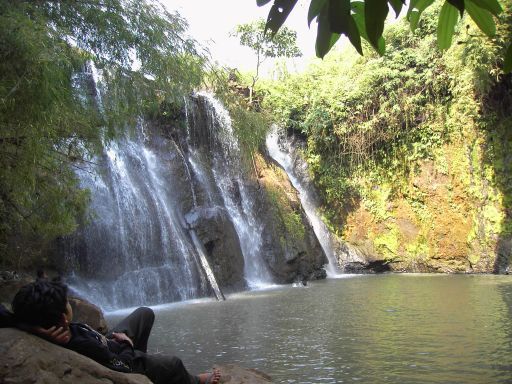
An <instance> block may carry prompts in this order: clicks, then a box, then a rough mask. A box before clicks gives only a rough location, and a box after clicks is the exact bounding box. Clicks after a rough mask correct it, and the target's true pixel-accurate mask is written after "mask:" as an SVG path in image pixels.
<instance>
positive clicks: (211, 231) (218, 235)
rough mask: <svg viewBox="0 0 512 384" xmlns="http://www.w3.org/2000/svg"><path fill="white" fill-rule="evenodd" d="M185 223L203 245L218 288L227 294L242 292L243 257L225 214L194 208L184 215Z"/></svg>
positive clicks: (233, 229) (221, 210)
mask: <svg viewBox="0 0 512 384" xmlns="http://www.w3.org/2000/svg"><path fill="white" fill-rule="evenodd" d="M185 221H186V222H187V225H188V228H189V229H190V230H194V231H195V232H196V234H197V237H198V238H199V240H200V241H201V243H202V244H203V246H204V249H205V251H206V256H207V257H208V261H209V264H210V267H211V268H212V270H213V273H214V275H215V277H216V279H217V282H218V283H219V286H220V287H221V288H222V289H227V291H231V290H240V289H244V288H245V281H244V278H243V276H244V256H243V253H242V249H241V248H240V240H239V239H238V235H237V233H236V229H235V227H234V225H233V223H232V222H231V220H230V218H229V215H228V214H227V212H226V210H225V209H224V208H220V207H215V208H207V207H197V208H195V209H193V210H191V211H190V212H188V213H187V214H186V215H185Z"/></svg>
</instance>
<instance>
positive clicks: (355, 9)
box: [351, 1, 386, 56]
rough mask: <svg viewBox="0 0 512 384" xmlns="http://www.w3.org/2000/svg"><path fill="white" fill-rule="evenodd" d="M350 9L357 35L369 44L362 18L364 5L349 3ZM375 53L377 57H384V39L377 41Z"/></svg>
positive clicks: (358, 2) (360, 2)
mask: <svg viewBox="0 0 512 384" xmlns="http://www.w3.org/2000/svg"><path fill="white" fill-rule="evenodd" d="M351 8H352V18H353V19H354V21H355V22H356V25H357V28H358V29H359V34H360V35H361V37H362V38H363V39H365V40H366V41H368V42H370V41H369V40H368V35H367V34H366V26H365V22H364V21H365V16H364V9H365V5H364V3H363V2H362V1H355V2H352V3H351ZM376 50H377V52H378V53H379V55H381V56H382V55H384V53H385V52H386V43H385V41H384V38H383V37H382V36H381V37H380V38H379V40H378V41H377V47H376Z"/></svg>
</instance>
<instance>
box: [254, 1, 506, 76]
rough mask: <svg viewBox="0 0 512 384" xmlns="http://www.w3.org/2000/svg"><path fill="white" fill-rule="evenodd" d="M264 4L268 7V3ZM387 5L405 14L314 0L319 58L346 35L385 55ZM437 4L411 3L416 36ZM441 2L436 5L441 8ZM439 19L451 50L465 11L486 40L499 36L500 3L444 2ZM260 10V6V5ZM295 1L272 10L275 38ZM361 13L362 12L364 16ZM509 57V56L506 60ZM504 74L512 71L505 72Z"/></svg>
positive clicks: (381, 6)
mask: <svg viewBox="0 0 512 384" xmlns="http://www.w3.org/2000/svg"><path fill="white" fill-rule="evenodd" d="M264 3H267V1H265V2H264ZM388 3H389V6H391V7H392V8H393V10H394V11H395V13H396V16H397V17H398V15H399V14H400V12H401V11H402V6H403V3H402V2H401V1H400V0H388V1H382V0H353V1H351V0H311V1H310V5H309V11H308V20H307V21H308V25H311V22H312V21H313V20H314V19H315V18H316V20H317V23H318V31H317V39H316V45H315V47H316V54H317V56H318V57H320V58H323V57H324V56H325V55H326V54H327V53H328V52H329V51H330V50H331V48H332V47H333V46H334V44H335V43H336V41H337V40H338V39H339V37H340V35H342V34H343V35H345V36H347V37H348V39H349V40H350V42H351V44H352V45H353V47H354V48H355V49H356V50H357V51H358V52H359V54H361V55H362V54H363V51H362V47H361V38H363V39H365V40H367V41H368V42H369V43H370V45H371V46H373V48H374V49H375V50H376V51H377V52H378V53H379V54H380V55H384V52H385V42H384V40H383V32H384V22H385V20H386V17H387V15H388ZM434 3H435V0H411V1H410V2H409V8H408V10H407V20H408V22H409V25H410V28H411V30H412V31H413V32H414V31H415V30H416V28H417V27H418V24H419V22H420V17H421V15H422V14H423V12H424V11H425V10H426V9H427V8H428V7H430V6H431V5H432V4H434ZM439 3H440V2H437V4H439ZM442 3H443V6H442V7H441V11H440V13H439V17H438V19H439V20H438V27H437V39H438V46H439V48H440V49H448V48H449V47H450V46H451V42H452V36H453V31H454V27H455V24H456V23H457V19H458V17H457V13H460V16H461V17H462V16H463V14H464V11H467V13H468V14H469V15H470V16H471V18H472V19H473V21H474V22H475V23H476V25H478V27H479V28H480V30H481V31H482V32H484V33H485V34H486V35H487V36H489V37H493V36H494V35H495V34H496V24H495V20H494V17H498V16H499V15H500V14H501V13H502V7H501V5H500V4H499V2H498V0H466V1H463V0H445V1H443V2H442ZM257 4H258V5H259V6H261V5H262V4H261V2H258V1H257ZM295 4H296V1H287V2H282V1H280V0H276V1H275V2H274V5H273V6H272V8H271V9H270V12H269V15H268V20H267V24H266V28H268V29H270V30H271V31H272V32H273V33H274V34H276V33H277V32H278V31H279V29H280V28H281V27H282V25H283V24H284V22H285V20H286V18H287V17H288V15H289V14H290V13H291V11H292V10H293V8H294V6H295ZM361 11H362V12H361ZM505 57H508V56H505ZM504 70H505V73H507V72H508V71H509V67H508V66H507V67H505V68H504Z"/></svg>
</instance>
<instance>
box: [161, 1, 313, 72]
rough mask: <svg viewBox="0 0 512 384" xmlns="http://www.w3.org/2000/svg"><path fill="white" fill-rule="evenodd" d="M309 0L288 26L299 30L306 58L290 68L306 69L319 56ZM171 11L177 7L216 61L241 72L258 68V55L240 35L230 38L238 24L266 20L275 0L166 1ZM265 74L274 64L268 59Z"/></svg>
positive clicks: (299, 42) (295, 11)
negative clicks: (262, 3)
mask: <svg viewBox="0 0 512 384" xmlns="http://www.w3.org/2000/svg"><path fill="white" fill-rule="evenodd" d="M309 2H310V1H309V0H299V1H298V3H297V4H296V5H295V8H294V9H293V11H292V13H291V14H290V15H289V16H288V19H287V20H286V22H285V24H284V25H285V26H287V27H288V28H291V29H293V30H295V31H296V32H297V45H298V46H299V48H300V49H301V51H302V54H303V57H302V58H295V59H292V60H289V61H288V63H289V64H288V69H289V70H290V71H293V70H294V69H296V70H300V69H303V68H304V67H305V66H306V64H307V63H308V62H309V61H310V60H311V58H313V57H314V56H315V38H316V23H314V22H313V23H312V24H311V30H310V29H309V28H308V24H307V12H308V7H309ZM162 3H163V4H164V5H165V6H166V7H167V9H168V10H169V11H173V10H176V11H178V12H179V13H180V15H181V16H183V17H184V18H185V19H186V20H187V21H188V23H189V33H190V35H191V36H192V37H194V38H195V39H196V40H197V41H198V42H199V43H201V44H203V45H205V46H206V47H207V48H208V49H209V51H210V53H211V56H212V58H213V59H214V60H216V61H218V62H219V63H220V64H223V65H225V66H227V67H230V68H238V70H240V71H244V72H245V71H251V70H252V71H254V69H255V66H256V56H255V54H254V53H253V51H252V50H251V49H249V48H247V47H242V46H241V45H240V44H239V42H238V39H237V38H236V37H230V36H229V34H230V32H232V31H234V29H235V27H236V26H237V25H238V24H245V23H249V22H252V21H254V20H257V19H260V18H263V19H265V20H266V18H267V15H268V12H269V11H270V8H271V6H272V3H273V1H271V2H269V3H268V4H266V5H265V6H263V7H258V6H257V5H256V0H215V1H214V0H163V1H162ZM267 61H268V62H267V63H265V66H264V68H263V74H265V73H267V74H268V73H269V72H270V71H271V68H272V67H273V63H272V62H271V60H270V59H269V60H267Z"/></svg>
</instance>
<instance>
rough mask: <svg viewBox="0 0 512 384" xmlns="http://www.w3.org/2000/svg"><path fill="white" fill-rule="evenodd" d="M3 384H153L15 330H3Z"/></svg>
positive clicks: (0, 361) (0, 341)
mask: <svg viewBox="0 0 512 384" xmlns="http://www.w3.org/2000/svg"><path fill="white" fill-rule="evenodd" d="M0 383H6V384H7V383H13V384H14V383H16V384H25V383H26V384H28V383H31V384H55V383H73V384H77V383H80V384H96V383H105V384H107V383H111V384H150V383H151V381H150V380H149V379H148V378H147V377H146V376H143V375H138V374H124V373H120V372H116V371H112V370H110V369H108V368H106V367H104V366H102V365H100V364H98V363H96V362H95V361H93V360H91V359H89V358H88V357H85V356H82V355H80V354H78V353H76V352H73V351H70V350H68V349H65V348H62V347H60V346H57V345H54V344H51V343H49V342H47V341H45V340H43V339H41V338H39V337H36V336H33V335H30V334H28V333H25V332H22V331H19V330H17V329H12V328H2V329H0Z"/></svg>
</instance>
